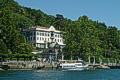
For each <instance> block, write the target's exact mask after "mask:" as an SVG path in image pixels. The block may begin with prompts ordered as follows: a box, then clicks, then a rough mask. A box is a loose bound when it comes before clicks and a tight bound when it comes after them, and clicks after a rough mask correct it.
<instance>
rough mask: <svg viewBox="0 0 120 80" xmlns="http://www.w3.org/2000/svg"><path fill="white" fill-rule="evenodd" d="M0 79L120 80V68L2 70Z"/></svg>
mask: <svg viewBox="0 0 120 80" xmlns="http://www.w3.org/2000/svg"><path fill="white" fill-rule="evenodd" d="M0 80H120V69H109V70H88V71H41V70H36V71H0Z"/></svg>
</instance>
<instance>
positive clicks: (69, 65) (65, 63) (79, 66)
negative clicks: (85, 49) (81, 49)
mask: <svg viewBox="0 0 120 80" xmlns="http://www.w3.org/2000/svg"><path fill="white" fill-rule="evenodd" d="M57 69H58V70H70V71H74V70H77V71H79V70H87V69H88V65H87V64H84V63H83V61H82V60H62V61H59V62H58V64H57Z"/></svg>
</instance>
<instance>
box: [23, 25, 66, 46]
mask: <svg viewBox="0 0 120 80" xmlns="http://www.w3.org/2000/svg"><path fill="white" fill-rule="evenodd" d="M22 34H24V35H25V38H26V41H27V43H31V44H33V45H34V46H35V47H40V48H47V47H48V44H49V43H52V42H53V43H57V44H58V45H60V46H65V44H64V43H63V41H64V40H63V38H62V32H61V31H58V30H56V29H55V28H54V27H53V26H50V27H49V28H47V27H41V26H33V27H30V28H27V29H24V30H23V31H22Z"/></svg>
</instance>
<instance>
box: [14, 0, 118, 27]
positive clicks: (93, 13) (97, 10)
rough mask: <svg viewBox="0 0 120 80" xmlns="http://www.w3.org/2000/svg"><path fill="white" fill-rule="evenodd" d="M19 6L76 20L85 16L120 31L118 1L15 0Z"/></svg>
mask: <svg viewBox="0 0 120 80" xmlns="http://www.w3.org/2000/svg"><path fill="white" fill-rule="evenodd" d="M15 1H17V2H18V3H19V4H20V5H22V6H25V7H30V8H34V9H40V10H42V11H43V12H44V13H47V14H49V15H53V16H55V15H56V14H62V15H63V16H64V17H65V18H69V19H72V20H77V19H78V17H79V16H82V15H87V16H88V17H89V19H92V20H98V21H99V22H105V23H106V25H107V26H116V27H117V28H118V29H120V0H15Z"/></svg>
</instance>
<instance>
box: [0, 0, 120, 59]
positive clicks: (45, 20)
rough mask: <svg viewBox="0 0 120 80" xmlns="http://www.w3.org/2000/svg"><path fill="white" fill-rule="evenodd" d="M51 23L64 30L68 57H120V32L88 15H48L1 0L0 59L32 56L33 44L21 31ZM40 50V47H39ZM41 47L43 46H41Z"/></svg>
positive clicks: (9, 0)
mask: <svg viewBox="0 0 120 80" xmlns="http://www.w3.org/2000/svg"><path fill="white" fill-rule="evenodd" d="M34 25H39V26H46V27H48V26H50V25H53V26H55V28H56V29H57V30H61V31H63V36H62V37H63V38H64V40H65V44H66V46H65V47H64V49H63V51H64V53H69V55H66V56H65V58H66V59H77V58H78V57H79V58H82V59H83V60H85V61H87V58H88V56H91V58H92V59H93V57H94V56H95V57H96V60H99V58H101V59H103V61H107V60H108V59H110V60H111V61H113V60H114V59H117V61H119V60H120V45H119V44H120V31H119V30H118V29H117V28H116V27H113V26H109V27H108V26H106V25H105V23H101V22H98V21H92V20H90V19H89V18H88V17H87V16H85V15H84V16H81V17H79V18H78V20H77V21H72V20H70V19H66V18H64V16H63V15H61V14H56V17H54V16H51V15H47V14H45V13H43V12H42V11H41V10H35V9H31V8H27V7H21V6H19V5H18V3H17V2H15V1H14V0H0V58H3V59H5V58H8V57H9V58H10V59H12V58H17V59H20V58H24V60H26V59H28V58H29V59H30V60H31V59H32V58H33V56H36V57H37V55H33V54H31V51H32V50H33V45H31V44H27V43H26V40H25V37H24V36H23V35H21V34H20V31H21V30H22V29H24V28H28V27H29V26H34ZM37 49H38V48H37ZM38 50H40V49H38Z"/></svg>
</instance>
